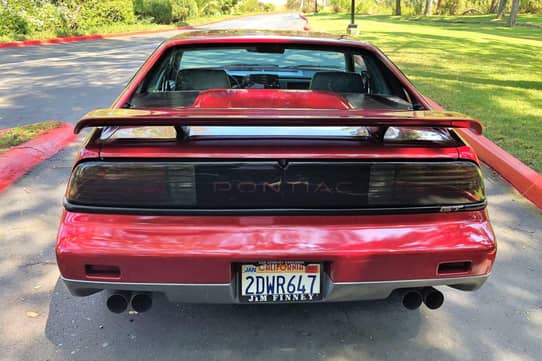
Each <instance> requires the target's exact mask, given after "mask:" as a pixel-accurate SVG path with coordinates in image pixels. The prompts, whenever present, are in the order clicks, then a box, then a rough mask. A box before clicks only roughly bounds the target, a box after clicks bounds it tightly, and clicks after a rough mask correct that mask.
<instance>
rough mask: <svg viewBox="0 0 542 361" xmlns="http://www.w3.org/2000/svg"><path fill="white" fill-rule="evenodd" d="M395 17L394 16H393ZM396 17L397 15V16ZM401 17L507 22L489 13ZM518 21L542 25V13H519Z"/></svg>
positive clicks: (457, 21)
mask: <svg viewBox="0 0 542 361" xmlns="http://www.w3.org/2000/svg"><path fill="white" fill-rule="evenodd" d="M394 18H395V17H394ZM397 18H398V17H397ZM401 18H402V19H406V20H416V21H432V22H441V23H442V22H446V23H469V24H477V23H478V24H495V25H502V24H506V23H507V22H508V17H505V18H504V19H502V20H500V19H497V18H495V14H489V15H457V16H444V15H434V16H422V15H420V16H403V17H401ZM518 22H519V23H520V24H530V25H535V26H536V25H538V26H542V14H519V15H518Z"/></svg>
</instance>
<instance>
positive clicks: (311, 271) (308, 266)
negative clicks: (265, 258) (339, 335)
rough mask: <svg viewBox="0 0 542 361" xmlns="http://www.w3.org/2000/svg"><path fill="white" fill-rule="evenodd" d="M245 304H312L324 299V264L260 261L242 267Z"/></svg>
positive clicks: (242, 296)
mask: <svg viewBox="0 0 542 361" xmlns="http://www.w3.org/2000/svg"><path fill="white" fill-rule="evenodd" d="M240 275H241V301H244V302H250V303H258V302H259V303H262V302H264V303H271V302H310V301H316V300H320V299H321V293H320V287H321V282H320V281H321V277H320V276H321V264H320V263H310V262H259V263H251V264H242V265H241V272H240Z"/></svg>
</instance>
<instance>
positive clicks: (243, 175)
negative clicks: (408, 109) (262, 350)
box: [66, 160, 485, 212]
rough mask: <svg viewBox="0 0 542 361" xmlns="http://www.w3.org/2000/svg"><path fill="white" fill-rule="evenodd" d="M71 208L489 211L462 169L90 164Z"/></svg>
mask: <svg viewBox="0 0 542 361" xmlns="http://www.w3.org/2000/svg"><path fill="white" fill-rule="evenodd" d="M66 200H67V202H68V205H72V206H94V207H111V208H125V209H129V208H137V209H140V210H141V209H170V210H175V209H179V210H239V209H246V210H255V211H258V210H261V211H269V210H274V211H276V212H281V211H286V212H287V211H291V210H296V211H303V210H319V211H326V210H351V211H354V212H355V210H356V209H360V210H361V209H373V210H374V209H378V210H382V209H384V210H385V209H387V208H388V209H391V208H393V209H398V208H403V209H408V208H416V207H435V209H434V210H435V211H437V210H438V211H456V210H461V209H472V208H473V206H475V207H478V208H481V207H484V206H485V195H484V187H483V183H482V175H481V172H480V169H479V167H478V166H477V165H476V164H474V163H472V162H464V161H455V162H351V161H314V162H311V161H295V160H292V161H287V160H281V161H268V160H267V161H216V162H207V161H200V162H191V161H156V162H149V161H140V162H138V161H88V162H83V163H80V164H78V165H77V166H76V167H75V169H74V171H73V173H72V176H71V178H70V182H69V186H68V190H67V193H66ZM469 206H470V207H469ZM82 210H84V209H82Z"/></svg>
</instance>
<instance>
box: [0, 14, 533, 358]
mask: <svg viewBox="0 0 542 361" xmlns="http://www.w3.org/2000/svg"><path fill="white" fill-rule="evenodd" d="M264 20H265V18H263V19H262V18H260V20H258V21H259V22H260V21H264ZM162 37H165V36H163V35H162V36H156V35H155V36H153V37H142V38H141V39H139V38H137V39H136V38H130V39H114V40H104V41H99V42H93V43H86V46H81V47H78V46H80V44H83V43H78V44H66V45H58V46H56V45H55V46H47V47H42V48H26V49H16V50H14V51H13V52H12V51H10V53H9V54H11V55H10V57H11V61H14V59H16V55H17V51H20V52H21V53H25V52H29V51H30V50H28V49H32V50H31V52H33V57H32V61H36V62H37V63H40V64H42V65H40V68H42V69H43V71H44V72H46V71H53V70H54V74H52V75H43V77H44V79H45V78H47V77H48V76H50V77H51V78H50V80H54V79H56V80H55V82H56V85H57V86H58V87H62V86H64V85H62V84H65V83H64V82H61V79H62V78H63V75H66V79H70V77H69V76H67V75H68V74H66V73H67V72H68V71H67V70H66V69H70V66H69V65H67V63H68V62H70V61H74V62H75V61H79V60H81V59H83V58H85V57H86V56H85V55H83V54H85V53H89V51H90V52H91V53H92V52H93V51H94V53H93V54H94V55H88V57H91V58H92V60H91V59H87V60H88V61H91V62H92V64H99V63H100V62H101V61H103V62H104V65H103V66H102V67H100V69H102V70H100V69H96V68H95V69H83V70H84V71H83V70H81V71H83V74H84V75H83V78H84V79H86V81H87V83H88V84H90V85H89V86H88V87H87V85H88V84H87V85H85V86H83V85H81V84H80V83H79V85H78V82H77V80H76V79H72V82H70V83H69V84H71V85H70V87H68V88H67V89H65V90H62V91H63V92H64V93H63V94H64V96H63V97H60V98H58V97H56V96H51V97H50V98H49V97H48V96H47V93H50V92H54V91H61V90H57V89H56V87H54V86H52V85H51V86H50V87H47V89H48V90H47V89H42V90H41V91H40V93H39V94H33V93H32V92H31V87H30V85H29V84H28V85H27V84H25V83H24V82H23V83H22V84H20V86H22V87H24V88H23V89H20V90H19V91H17V92H15V91H14V92H13V94H12V96H11V97H7V98H6V94H7V95H10V94H11V93H10V92H6V91H5V90H1V91H2V93H1V94H2V97H1V98H0V99H2V101H6V99H10V101H11V105H10V109H12V110H10V112H11V113H10V114H15V115H16V114H17V111H16V109H19V110H21V111H23V110H24V111H25V112H27V113H25V114H26V116H25V119H28V118H30V117H33V118H32V121H33V120H40V119H43V118H42V116H43V114H50V113H47V112H46V111H45V110H44V109H50V111H54V110H55V109H56V108H62V107H61V106H58V105H59V104H60V105H66V106H68V107H70V109H71V111H69V110H66V116H69V117H70V119H75V118H76V117H77V116H78V114H79V113H78V112H81V113H82V112H85V111H86V110H87V108H93V107H96V106H106V105H108V103H109V102H110V101H111V99H112V98H113V97H114V96H115V95H116V92H117V91H118V90H120V88H121V87H122V84H121V83H122V82H123V81H125V80H126V78H127V77H128V76H129V74H131V73H132V72H133V70H134V69H135V68H136V67H137V65H138V64H139V63H140V62H141V61H142V60H143V57H142V58H140V59H134V54H131V53H130V52H131V51H133V47H134V46H139V47H140V48H139V49H144V50H145V51H150V49H152V48H154V47H155V45H156V43H157V42H158V41H160V40H161V38H162ZM117 42H118V43H117ZM134 42H135V43H137V45H135V44H133V43H134ZM113 43H115V44H124V46H125V47H126V49H125V50H124V51H119V52H113V53H108V52H109V51H110V50H104V49H110V46H109V45H107V44H113ZM66 49H73V51H72V52H73V54H72V53H71V52H70V51H68V53H66ZM89 49H90V50H89ZM92 49H94V50H92ZM100 49H101V50H100ZM98 53H99V54H98ZM0 54H4V53H1V52H0ZM40 54H41V57H44V56H52V57H53V58H55V59H57V60H54V61H53V60H46V59H41V58H40ZM104 54H105V55H104ZM107 54H109V55H107ZM70 57H74V58H73V59H72V60H69V58H70ZM104 57H105V59H106V60H100V59H103V58H104ZM0 59H2V60H1V61H4V60H5V58H4V57H1V58H0ZM29 61H30V59H29ZM117 62H118V63H117ZM47 64H51V65H52V67H53V68H55V67H56V66H57V65H55V64H64V65H58V67H60V68H62V67H63V66H66V68H64V69H65V72H63V71H62V70H61V69H53V70H46V68H47ZM111 65H114V67H115V68H114V69H115V70H112V71H109V70H106V69H108V68H109V66H111ZM126 68H130V69H129V70H128V69H126ZM5 69H7V70H8V71H13V72H14V71H16V66H15V65H14V66H13V67H7V68H3V70H5ZM73 69H74V70H73V72H74V73H78V71H76V70H75V69H79V68H78V67H76V66H73ZM3 70H2V71H3ZM117 73H119V74H117ZM0 74H1V75H0V77H3V76H4V73H3V72H2V73H0ZM93 74H94V75H93ZM44 81H45V80H44ZM13 82H15V80H13ZM0 86H2V87H3V86H5V84H4V82H0ZM71 87H73V88H71ZM70 89H72V91H73V92H76V91H77V92H80V93H85V94H86V96H85V97H84V98H81V96H80V95H81V94H78V95H79V96H76V95H75V94H74V96H73V97H71V95H72V94H71V91H70ZM34 102H38V103H39V102H42V103H39V104H41V105H39V104H38V105H36V104H34ZM100 102H102V103H101V104H100ZM48 104H49V105H48ZM79 108H81V109H79ZM83 108H84V109H83ZM76 149H77V145H73V146H70V147H68V148H66V149H64V150H63V151H61V152H60V153H59V154H58V155H56V156H55V157H53V158H51V159H49V160H48V161H46V162H44V163H42V164H41V165H39V166H38V167H36V168H34V169H33V170H32V171H31V172H30V173H29V174H28V175H27V176H25V177H24V178H22V179H21V180H20V181H19V182H17V183H16V184H14V185H13V186H12V187H10V188H8V189H7V190H6V191H5V192H3V193H0V250H1V252H0V305H1V307H2V310H1V311H0V352H1V354H0V355H1V356H0V359H1V360H6V361H12V360H28V361H36V360H43V361H45V360H89V361H90V360H92V361H95V360H104V361H108V360H131V361H132V360H134V361H136V360H137V361H139V360H142V361H151V360H153V361H154V360H183V361H184V360H251V361H252V360H330V361H343V360H476V361H478V360H496V361H501V360H502V361H515V360H521V361H535V360H540V357H541V356H540V355H542V343H541V342H540V340H541V339H542V290H541V288H542V286H541V282H540V279H542V246H541V243H540V240H541V239H542V215H541V214H540V212H539V211H538V210H537V209H536V208H534V207H533V206H532V205H531V204H529V203H528V202H527V201H525V200H524V199H523V198H521V197H519V196H518V195H517V194H516V193H515V192H514V191H513V190H512V189H511V188H510V186H508V185H507V184H506V183H505V182H503V181H502V180H501V179H500V178H499V177H498V176H497V175H495V174H494V173H493V172H492V171H491V170H489V169H487V168H485V169H484V174H485V179H486V185H487V190H488V194H489V203H490V205H489V211H490V213H491V216H492V219H493V224H494V227H495V231H496V233H497V236H498V239H499V255H498V260H497V263H496V266H495V267H494V271H493V275H492V277H491V278H490V280H489V281H488V282H487V283H486V285H485V286H484V287H483V288H482V289H481V290H479V291H477V292H474V293H465V292H461V291H457V290H453V289H443V291H444V293H445V296H446V301H445V305H444V306H443V307H442V308H441V309H439V310H437V311H429V310H427V309H426V308H421V309H419V310H417V311H407V310H405V309H404V308H403V307H402V306H401V305H400V302H399V300H398V299H390V300H386V301H381V302H363V303H346V304H321V305H277V306H261V305H260V306H258V305H249V306H232V305H176V304H170V303H167V302H166V301H165V300H163V299H155V303H154V307H153V308H152V310H151V311H149V312H148V313H144V314H139V315H137V314H136V315H134V314H128V313H124V314H121V315H115V314H111V313H110V312H109V311H107V310H106V308H105V305H104V302H105V297H104V295H103V294H97V295H93V296H91V297H88V298H74V297H71V296H70V295H69V294H68V292H67V291H66V289H65V287H64V286H63V285H62V284H61V283H60V282H59V281H58V270H57V268H56V263H55V257H54V252H53V247H54V240H55V233H56V227H57V225H58V218H59V214H60V212H61V209H62V208H61V199H62V194H63V192H64V188H65V182H66V179H67V177H68V175H69V172H70V167H71V162H72V160H73V157H74V155H75V152H76Z"/></svg>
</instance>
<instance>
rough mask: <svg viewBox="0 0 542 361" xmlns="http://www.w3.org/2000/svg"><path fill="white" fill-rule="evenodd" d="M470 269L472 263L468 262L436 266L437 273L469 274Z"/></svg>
mask: <svg viewBox="0 0 542 361" xmlns="http://www.w3.org/2000/svg"><path fill="white" fill-rule="evenodd" d="M471 268H472V262H470V261H464V262H448V263H441V264H439V265H438V273H440V274H448V273H465V272H470V270H471Z"/></svg>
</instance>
